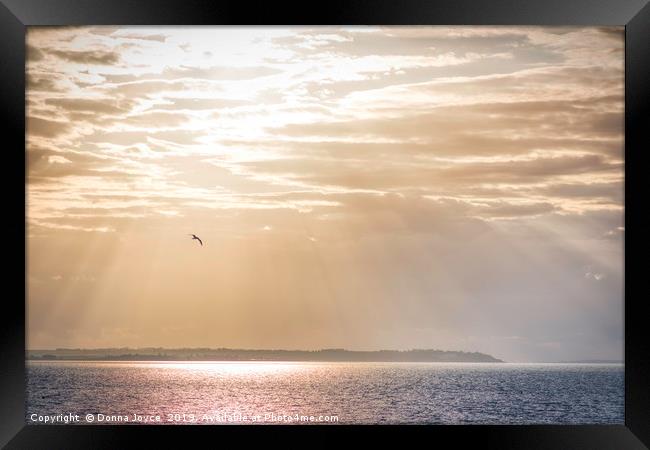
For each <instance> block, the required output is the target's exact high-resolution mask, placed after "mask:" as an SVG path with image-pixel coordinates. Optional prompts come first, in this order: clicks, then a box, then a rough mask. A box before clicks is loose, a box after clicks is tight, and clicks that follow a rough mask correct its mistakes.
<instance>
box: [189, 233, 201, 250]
mask: <svg viewBox="0 0 650 450" xmlns="http://www.w3.org/2000/svg"><path fill="white" fill-rule="evenodd" d="M188 236H192V240H194V239H196V240H197V241H199V244H201V247H203V241H202V240H201V239H200V238H199V237H198V236H197V235H196V234H188Z"/></svg>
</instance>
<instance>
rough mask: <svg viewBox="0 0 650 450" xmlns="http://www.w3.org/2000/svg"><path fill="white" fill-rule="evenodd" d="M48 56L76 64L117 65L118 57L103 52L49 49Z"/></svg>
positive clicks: (113, 53) (114, 53) (109, 52)
mask: <svg viewBox="0 0 650 450" xmlns="http://www.w3.org/2000/svg"><path fill="white" fill-rule="evenodd" d="M46 52H47V53H48V54H51V55H54V56H56V57H57V58H60V59H63V60H66V61H69V62H72V63H76V64H98V65H111V64H117V63H118V62H119V60H120V56H119V54H118V53H117V52H113V51H105V50H56V49H52V48H49V49H47V50H46Z"/></svg>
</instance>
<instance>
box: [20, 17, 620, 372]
mask: <svg viewBox="0 0 650 450" xmlns="http://www.w3.org/2000/svg"><path fill="white" fill-rule="evenodd" d="M27 45H28V62H27V80H28V83H27V85H28V87H27V116H28V117H27V162H28V181H27V183H28V185H27V189H28V196H27V211H28V213H27V215H28V217H27V218H28V238H27V239H28V255H27V257H28V273H27V278H28V279H27V283H28V296H27V308H28V348H55V347H121V346H130V347H139V346H166V347H186V346H194V347H236V348H288V349H295V348H300V349H318V348H328V347H343V348H348V349H380V348H386V349H409V348H440V349H448V350H468V351H475V350H476V351H482V352H486V353H490V354H492V355H494V356H496V357H498V358H503V359H506V360H510V361H558V360H571V359H595V358H598V359H604V358H622V355H623V274H624V272H623V239H624V223H623V205H624V198H623V182H624V158H623V143H624V141H623V117H624V95H623V94H624V63H623V56H624V54H623V49H624V35H623V28H622V27H613V28H567V27H562V28H542V27H485V26H481V27H388V28H378V27H351V28H332V27H316V28H304V27H300V28H295V27H294V28H287V27H81V28H70V27H65V28H58V27H31V28H29V31H28V34H27ZM188 233H195V234H197V235H198V236H199V237H201V238H202V239H203V242H204V244H205V245H204V246H203V247H201V246H200V245H199V244H198V243H197V242H196V241H192V240H191V239H190V237H189V236H188Z"/></svg>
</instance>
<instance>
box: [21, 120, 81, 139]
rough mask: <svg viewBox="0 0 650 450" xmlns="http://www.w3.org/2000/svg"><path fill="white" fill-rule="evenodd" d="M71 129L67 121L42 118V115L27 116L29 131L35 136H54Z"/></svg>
mask: <svg viewBox="0 0 650 450" xmlns="http://www.w3.org/2000/svg"><path fill="white" fill-rule="evenodd" d="M70 129H71V125H70V124H69V123H67V122H61V121H58V120H48V119H42V118H40V117H33V116H28V117H27V133H28V134H30V135H34V136H42V137H46V138H53V137H56V136H59V135H61V134H63V133H66V132H67V131H68V130H70Z"/></svg>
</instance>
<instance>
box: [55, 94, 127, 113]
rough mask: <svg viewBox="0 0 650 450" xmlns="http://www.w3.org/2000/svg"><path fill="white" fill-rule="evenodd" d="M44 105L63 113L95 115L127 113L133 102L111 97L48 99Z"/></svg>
mask: <svg viewBox="0 0 650 450" xmlns="http://www.w3.org/2000/svg"><path fill="white" fill-rule="evenodd" d="M45 104H47V105H52V106H56V107H58V108H60V109H62V110H63V111H66V112H69V111H78V112H87V113H92V114H93V115H95V114H108V115H115V114H122V113H127V112H129V111H130V110H131V108H133V106H134V104H135V103H134V102H133V101H131V100H125V99H116V98H113V97H105V98H97V99H89V98H74V97H61V98H48V99H46V100H45Z"/></svg>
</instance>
